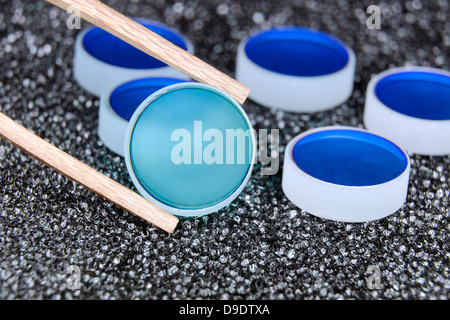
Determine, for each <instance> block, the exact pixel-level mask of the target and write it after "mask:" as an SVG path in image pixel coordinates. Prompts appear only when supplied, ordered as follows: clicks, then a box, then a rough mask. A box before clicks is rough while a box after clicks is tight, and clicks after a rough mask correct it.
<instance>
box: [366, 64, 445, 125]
mask: <svg viewBox="0 0 450 320" xmlns="http://www.w3.org/2000/svg"><path fill="white" fill-rule="evenodd" d="M375 94H376V96H377V97H378V99H379V100H380V101H381V102H382V103H383V104H384V105H386V106H387V107H389V108H391V109H392V110H395V111H397V112H399V113H402V114H405V115H408V116H411V117H415V118H421V119H427V120H450V77H449V76H445V75H442V74H437V73H432V72H417V71H405V72H401V73H397V74H392V75H389V76H386V77H384V78H382V79H381V80H380V81H378V83H377V84H376V86H375Z"/></svg>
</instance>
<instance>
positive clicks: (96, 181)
mask: <svg viewBox="0 0 450 320" xmlns="http://www.w3.org/2000/svg"><path fill="white" fill-rule="evenodd" d="M0 137H2V138H4V139H6V140H8V141H9V142H11V143H12V144H13V145H15V146H16V147H18V148H19V149H21V150H23V151H24V152H25V153H27V154H29V155H30V156H32V157H34V158H36V159H37V160H39V161H41V162H42V163H44V164H46V165H48V166H49V167H50V168H52V169H54V170H56V171H58V172H60V173H61V174H63V175H64V176H66V177H68V178H69V179H71V180H73V181H75V182H77V183H79V184H81V185H82V186H84V187H86V188H87V189H89V190H91V191H93V192H95V193H97V194H98V195H100V196H102V197H103V198H105V199H107V200H109V201H111V202H113V203H115V204H116V205H118V206H120V207H121V208H123V209H125V210H127V211H129V212H131V213H133V214H135V215H136V216H138V217H140V218H142V219H144V220H146V221H148V222H150V223H151V224H153V225H155V226H156V227H158V228H161V229H162V230H164V231H167V232H169V233H172V232H173V231H174V229H175V227H176V226H177V224H178V219H177V218H176V217H175V216H173V215H171V214H169V213H168V212H166V211H164V210H163V209H161V208H159V207H158V206H156V205H154V204H153V203H151V202H149V201H148V200H146V199H144V198H143V197H141V196H140V195H138V194H137V193H135V192H133V191H132V190H130V189H128V188H126V187H125V186H123V185H121V184H120V183H118V182H116V181H114V180H112V179H111V178H108V177H107V176H105V175H103V174H101V173H100V172H98V171H96V170H95V169H93V168H91V167H89V166H88V165H86V164H84V163H83V162H81V161H79V160H77V159H75V158H74V157H72V156H70V155H69V154H67V153H65V152H64V151H62V150H60V149H58V148H56V147H55V146H53V145H51V144H50V143H48V142H47V141H45V140H43V139H42V138H40V137H39V136H37V135H35V134H34V133H32V132H30V131H29V130H27V129H26V128H24V127H23V126H21V125H19V124H18V123H16V122H14V121H13V120H12V119H10V118H9V117H7V116H6V115H4V114H3V113H1V112H0Z"/></svg>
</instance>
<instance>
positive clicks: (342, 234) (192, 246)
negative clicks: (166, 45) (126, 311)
mask: <svg viewBox="0 0 450 320" xmlns="http://www.w3.org/2000/svg"><path fill="white" fill-rule="evenodd" d="M105 2H106V3H107V4H109V5H111V6H112V7H114V8H115V9H118V10H119V11H121V12H123V13H125V14H126V15H129V16H135V17H144V18H148V19H153V20H158V21H161V22H163V23H166V24H168V25H170V26H172V27H174V28H176V29H178V30H180V31H181V32H182V33H183V34H185V35H186V36H187V37H188V38H189V39H190V40H191V41H192V42H193V44H194V46H195V51H196V55H197V56H199V57H200V58H201V59H203V60H205V61H207V62H208V63H211V64H212V65H214V66H215V67H217V68H218V69H220V70H222V71H224V72H226V73H228V74H230V75H232V76H233V75H234V65H235V57H236V50H237V45H238V43H239V41H240V40H241V39H242V38H244V37H245V36H247V35H249V34H250V33H252V32H255V31H257V30H260V29H262V28H268V27H271V26H277V25H301V26H306V27H311V28H316V29H320V30H322V31H325V32H328V33H331V34H333V35H334V36H336V37H338V38H340V39H341V40H342V41H344V42H346V43H347V44H348V45H349V46H351V47H352V48H353V49H354V50H355V52H356V55H357V69H356V73H357V75H356V79H355V88H354V92H353V94H352V96H351V98H350V99H349V100H348V101H347V102H346V103H344V104H343V105H341V106H338V107H337V108H335V109H333V110H330V111H327V112H322V113H318V114H313V115H308V114H294V113H288V112H283V111H277V110H270V109H267V108H264V107H261V106H259V105H257V104H255V103H254V102H252V101H250V100H248V101H247V102H246V103H245V105H244V108H245V110H246V111H247V113H248V115H249V118H250V119H251V121H252V123H253V125H254V126H255V128H256V129H263V128H267V129H276V128H278V129H280V139H281V155H280V158H281V160H282V158H283V151H284V146H286V144H287V143H288V141H289V140H290V139H291V138H293V137H294V136H295V135H297V134H299V133H301V132H303V131H305V130H307V129H310V128H314V127H319V126H325V125H334V124H339V125H348V126H358V127H362V113H363V106H364V96H365V89H366V86H367V83H368V81H369V80H370V78H371V76H372V75H374V74H376V73H379V72H381V71H383V70H385V69H388V68H391V67H396V66H403V65H423V66H432V67H438V68H444V69H447V70H448V68H449V56H448V52H449V47H450V22H449V21H450V19H449V3H448V1H445V0H440V1H429V2H428V1H419V0H414V1H406V2H405V1H395V2H394V1H383V2H380V8H381V18H382V20H381V29H379V30H376V29H373V30H370V29H368V28H367V26H366V20H367V17H368V16H369V14H367V13H366V8H367V6H368V5H369V4H366V3H365V2H361V1H345V0H340V1H334V2H329V1H326V2H325V1H322V2H321V1H315V0H306V1H270V0H259V1H217V0H214V1H206V0H205V1H200V0H189V1H179V2H174V1H172V0H170V1H165V0H164V1H162V0H152V1H139V0H130V1H118V0H116V1H105ZM67 18H68V14H67V13H65V12H64V11H62V10H61V9H58V8H55V7H53V6H51V5H50V4H48V3H45V2H44V1H33V2H31V1H25V0H0V66H1V68H0V110H1V111H2V112H3V113H5V114H6V115H8V116H10V117H11V118H13V119H15V120H16V121H18V122H19V123H21V124H23V125H24V126H25V127H27V128H28V129H30V130H32V131H33V132H35V133H36V134H38V135H39V136H41V137H42V138H44V139H46V140H47V141H49V142H51V143H52V144H54V145H56V146H57V147H58V148H61V149H62V150H64V151H66V152H68V153H69V154H71V155H73V156H75V157H76V158H78V159H80V160H81V161H83V162H84V163H86V164H88V165H90V166H92V167H93V168H95V169H97V170H99V171H100V172H102V173H104V174H106V175H108V176H110V177H112V178H113V179H115V180H117V181H118V182H120V183H122V184H124V185H126V186H128V187H130V188H133V186H132V183H131V179H130V178H129V176H128V173H127V170H126V166H125V162H124V160H123V159H122V158H120V157H118V156H116V155H115V154H113V153H112V152H111V151H109V150H108V149H107V148H106V147H105V146H104V145H103V143H102V142H101V140H100V139H99V138H98V135H97V125H98V114H97V112H98V105H99V102H98V99H97V98H95V97H93V96H91V95H89V94H88V93H87V92H85V91H84V90H83V89H82V88H80V87H79V85H78V84H77V83H76V82H75V81H74V79H73V74H72V63H73V48H74V40H75V37H76V34H77V32H78V30H69V29H68V28H67V26H66V20H67ZM86 25H87V24H86V23H83V24H82V26H83V27H84V26H86ZM280 166H282V163H280ZM411 166H412V171H411V182H410V186H409V193H408V198H407V202H406V203H405V205H404V206H403V207H402V208H401V209H400V210H399V211H398V212H397V213H395V214H393V215H392V216H390V217H388V218H385V219H382V220H379V221H374V222H370V223H363V224H346V223H338V222H333V221H326V220H322V219H319V218H316V217H314V216H312V215H310V214H308V213H306V212H304V211H302V210H300V209H299V208H297V207H295V206H294V205H292V204H291V203H290V202H289V201H288V200H287V199H286V197H285V196H284V194H283V192H282V190H281V170H280V171H279V172H278V174H276V175H273V176H265V175H262V174H261V170H260V166H259V165H256V166H255V168H254V172H253V175H252V178H251V179H250V182H249V184H248V185H247V187H246V188H245V189H244V191H243V192H242V194H241V195H240V196H239V197H238V198H237V199H236V200H235V201H233V202H232V204H231V205H229V206H228V207H227V208H225V209H222V210H220V211H219V212H218V213H214V214H211V215H208V216H205V217H202V218H196V219H181V222H180V224H179V226H178V228H177V229H176V231H175V232H174V233H173V234H172V235H167V234H166V233H164V232H163V231H161V230H159V229H156V228H154V227H152V226H150V225H149V224H147V223H146V222H144V221H142V220H140V219H139V218H137V217H135V216H133V215H132V214H129V213H127V212H125V211H123V210H122V209H120V208H118V207H117V206H115V205H112V204H110V203H109V202H107V201H105V200H104V199H102V198H100V197H99V196H97V195H95V194H93V193H91V192H90V191H87V190H86V189H84V188H83V187H81V186H79V185H76V184H74V183H73V182H72V181H70V180H68V179H66V178H65V177H62V176H61V175H59V174H57V173H55V172H54V171H52V170H51V169H49V168H47V167H46V166H44V165H43V164H40V163H39V162H37V161H36V160H34V159H32V158H31V157H29V156H27V155H25V154H23V153H22V152H20V151H19V150H18V149H16V148H15V147H12V146H11V145H10V144H9V143H7V142H5V141H1V142H0V299H43V298H44V299H87V298H96V299H112V298H116V299H123V298H126V299H147V298H157V299H162V298H169V299H172V298H179V299H183V298H212V299H216V298H223V299H226V298H233V299H240V298H245V299H313V298H322V299H349V298H351V299H355V298H356V299H359V298H361V299H380V298H381V299H391V298H399V299H405V298H408V299H412V298H417V299H431V298H434V299H447V298H449V296H450V284H449V283H450V282H449V279H450V277H449V251H448V246H449V232H450V226H449V223H448V221H449V217H450V205H449V190H450V187H449V179H450V157H448V156H447V157H427V156H412V159H411ZM133 190H134V188H133ZM324 201H326V199H324ZM373 270H375V271H376V270H378V271H380V282H379V287H377V288H373V287H372V289H370V288H371V287H370V284H369V287H368V281H369V280H370V279H372V278H371V275H372V272H373ZM72 274H76V275H79V278H77V279H78V280H79V282H77V283H74V281H73V280H74V278H73V277H71V275H72ZM77 279H75V280H77Z"/></svg>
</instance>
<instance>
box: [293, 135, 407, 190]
mask: <svg viewBox="0 0 450 320" xmlns="http://www.w3.org/2000/svg"><path fill="white" fill-rule="evenodd" d="M292 155H293V158H294V161H295V163H296V164H297V166H298V167H299V168H300V169H301V170H303V171H304V172H306V173H307V174H309V175H311V176H313V177H315V178H317V179H320V180H323V181H326V182H330V183H334V184H339V185H344V186H370V185H376V184H381V183H385V182H388V181H390V180H392V179H395V178H396V177H398V176H399V175H400V174H401V173H403V172H404V171H405V169H406V167H407V165H408V158H407V155H405V154H404V152H403V151H402V150H401V149H400V148H399V147H397V146H396V145H395V144H393V143H392V142H390V141H388V140H386V139H384V138H382V137H380V136H377V135H374V134H371V133H368V132H363V131H356V130H345V129H343V130H336V129H333V130H325V131H319V132H315V133H312V134H310V135H308V136H305V137H303V138H302V139H300V140H299V141H298V142H297V143H296V144H295V146H294V148H293V151H292Z"/></svg>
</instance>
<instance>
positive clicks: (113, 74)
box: [73, 19, 194, 97]
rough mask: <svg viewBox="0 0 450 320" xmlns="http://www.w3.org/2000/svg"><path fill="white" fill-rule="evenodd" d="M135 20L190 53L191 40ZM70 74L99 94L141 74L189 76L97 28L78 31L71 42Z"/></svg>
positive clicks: (172, 31) (156, 25)
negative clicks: (72, 53) (73, 47)
mask: <svg viewBox="0 0 450 320" xmlns="http://www.w3.org/2000/svg"><path fill="white" fill-rule="evenodd" d="M136 21H138V22H139V23H141V24H142V25H144V26H145V27H147V28H149V29H150V30H152V31H153V32H155V33H157V34H159V35H160V36H162V37H164V38H166V39H167V40H169V41H171V42H172V43H174V44H176V45H178V46H179V47H181V48H183V49H186V50H187V51H189V52H190V53H193V52H194V48H193V46H192V43H191V42H190V41H189V40H188V39H187V38H186V37H184V36H183V35H181V34H179V33H178V32H177V31H175V30H173V29H172V28H169V27H168V26H165V25H163V24H160V23H157V22H154V21H148V20H142V19H137V20H136ZM73 68H74V70H73V72H74V77H75V80H76V81H77V82H78V84H79V85H80V86H81V87H82V88H83V89H85V90H86V91H87V92H89V93H91V94H93V95H95V96H97V97H99V96H101V94H102V93H103V91H105V90H106V89H108V88H110V87H112V86H114V85H116V84H118V83H123V82H125V81H129V80H132V79H138V78H144V77H169V78H180V79H186V80H188V79H189V78H188V77H187V76H186V75H185V74H183V73H182V72H180V71H178V70H176V69H174V68H172V67H170V66H168V65H166V64H165V63H163V62H161V61H159V60H157V59H155V58H153V57H151V56H149V55H147V54H146V53H144V52H142V51H140V50H138V49H136V48H134V47H133V46H131V45H129V44H128V43H126V42H124V41H123V40H121V39H119V38H117V37H115V36H113V35H111V34H110V33H108V32H106V31H105V30H103V29H101V28H98V27H94V26H92V27H89V28H86V29H84V30H82V31H81V32H80V33H79V34H78V36H77V38H76V41H75V56H74V66H73Z"/></svg>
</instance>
